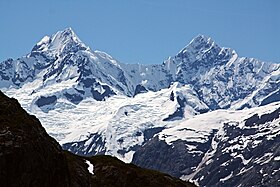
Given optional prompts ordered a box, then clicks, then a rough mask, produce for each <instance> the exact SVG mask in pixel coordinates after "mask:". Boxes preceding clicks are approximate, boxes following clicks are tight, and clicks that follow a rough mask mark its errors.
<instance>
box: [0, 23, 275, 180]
mask: <svg viewBox="0 0 280 187" xmlns="http://www.w3.org/2000/svg"><path fill="white" fill-rule="evenodd" d="M3 64H4V65H3ZM1 65H2V66H1V67H0V69H1V74H0V75H1V77H2V80H1V86H2V88H1V89H2V90H4V91H5V92H6V93H7V94H8V95H10V96H14V97H16V98H18V99H19V101H20V103H21V104H22V106H23V107H24V108H25V109H27V110H28V111H30V112H32V113H33V114H36V115H37V116H38V117H39V118H40V120H41V121H42V123H43V125H44V126H45V127H46V129H47V132H48V133H49V134H50V135H52V136H53V137H55V138H56V139H57V140H59V142H60V143H61V144H63V147H64V149H67V150H70V151H72V152H74V153H76V154H81V155H95V154H109V155H114V156H117V157H118V158H120V159H122V160H124V161H126V162H131V161H132V162H134V163H137V164H138V165H142V166H144V167H151V168H154V169H159V170H161V171H165V172H168V173H170V174H172V175H174V176H177V177H184V176H189V175H191V174H193V172H194V171H195V168H196V167H197V166H199V164H200V163H202V159H203V158H204V156H205V154H206V153H207V152H208V151H209V150H210V149H211V142H212V141H213V139H215V136H217V132H219V130H220V129H222V128H223V125H224V123H227V122H229V121H238V122H239V123H241V121H240V120H241V119H243V120H245V118H244V117H246V118H249V117H250V115H249V114H251V113H255V112H256V110H257V108H253V109H252V110H249V112H248V111H247V112H244V111H243V110H242V111H241V112H242V113H243V112H244V114H246V115H241V117H240V113H238V112H235V111H234V110H235V109H243V108H251V107H257V106H261V105H268V104H270V103H272V102H277V101H279V100H280V99H279V64H271V63H265V62H261V61H258V60H256V59H250V58H239V57H238V55H237V54H236V52H235V51H234V50H231V49H228V48H222V47H219V46H218V45H217V44H216V43H215V42H214V41H213V40H212V39H211V38H208V37H205V36H202V35H199V36H198V37H196V38H194V39H193V40H192V41H191V42H190V44H189V45H187V46H186V47H185V48H183V49H182V50H181V51H180V52H179V53H178V54H177V55H175V56H174V57H170V58H168V59H167V60H166V61H165V62H164V63H163V64H158V65H141V64H122V63H120V62H118V61H117V60H115V59H113V58H112V57H110V56H109V55H108V54H106V53H104V52H99V51H92V50H91V49H89V48H88V47H86V46H85V45H84V44H83V43H82V42H81V41H80V40H79V39H78V37H77V36H76V35H75V34H74V32H73V31H72V30H71V29H66V30H64V31H60V32H58V33H56V34H55V35H53V36H51V37H45V38H44V39H43V40H42V41H41V42H39V43H38V44H37V45H36V46H35V47H34V48H33V50H32V52H31V53H30V54H28V55H27V56H26V57H23V58H20V59H18V60H15V61H13V60H8V61H5V62H3V63H1ZM4 80H5V81H4ZM11 85H12V88H10V87H9V86H11ZM220 108H223V109H230V110H228V111H225V112H224V111H223V110H221V111H220V110H218V111H216V110H217V109H220ZM270 108H271V106H270V105H269V107H268V111H266V110H263V108H262V110H261V111H262V112H261V113H260V114H262V113H266V112H269V111H270V110H272V109H270ZM272 108H273V109H275V108H274V107H272ZM211 111H213V112H211ZM206 112H208V113H206ZM203 113H206V114H203ZM201 114H203V115H201ZM217 114H219V115H218V116H217ZM234 115H237V118H236V117H233V116H234ZM204 116H206V118H204ZM227 116H230V117H227ZM239 118H240V119H239ZM196 119H198V120H196ZM199 119H201V121H200V120H199ZM54 121H55V123H53V122H54ZM205 122H206V123H205ZM209 123H210V124H209ZM178 127H180V128H178ZM221 141H222V140H221ZM148 145H150V146H151V147H150V148H151V149H148V150H149V151H148V152H146V151H145V149H146V147H147V146H148ZM159 145H160V146H159ZM154 147H160V149H159V150H160V152H162V153H164V154H163V155H164V157H158V158H160V159H158V160H153V158H157V156H155V155H154V153H155V152H153V150H154ZM174 150H176V151H174ZM156 153H159V152H156ZM172 153H174V154H172ZM139 155H140V156H139ZM149 155H150V156H149ZM183 155H184V156H183ZM173 156H175V158H174V157H173ZM144 158H145V159H144ZM148 158H151V161H150V162H146V163H149V165H145V164H143V162H141V160H142V159H144V160H148ZM193 158H196V159H193ZM270 158H273V155H270ZM177 159H178V160H177ZM174 160H177V161H176V163H177V165H176V167H171V168H170V166H172V164H174ZM186 160H190V161H192V162H187V161H186ZM168 162H170V165H169V166H168V165H166V163H168ZM201 172H203V171H201ZM198 175H199V174H198ZM198 175H197V176H198ZM219 177H220V178H219ZM225 177H226V176H218V177H217V179H216V180H218V181H219V179H223V178H225ZM185 178H188V177H185ZM189 178H191V179H194V180H196V181H197V182H199V184H211V183H209V180H206V179H204V180H203V178H202V179H200V178H199V179H198V178H196V177H195V176H192V177H189ZM226 180H229V179H224V181H226ZM216 182H217V181H216ZM215 184H217V183H215Z"/></svg>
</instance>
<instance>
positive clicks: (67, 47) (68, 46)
mask: <svg viewBox="0 0 280 187" xmlns="http://www.w3.org/2000/svg"><path fill="white" fill-rule="evenodd" d="M86 49H88V47H87V46H86V45H85V44H84V43H83V42H82V41H81V40H80V39H79V38H78V36H77V35H76V34H75V33H74V31H73V30H72V29H71V28H70V27H69V28H66V29H64V30H63V31H58V32H57V33H55V34H54V35H52V36H51V37H49V36H45V37H43V39H42V40H41V41H39V42H38V43H37V44H36V45H35V46H34V47H33V49H32V51H31V53H34V52H35V53H36V52H48V54H51V56H56V55H61V54H65V53H69V52H70V53H71V52H72V53H75V52H77V51H79V50H86Z"/></svg>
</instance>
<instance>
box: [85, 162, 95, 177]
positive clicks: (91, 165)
mask: <svg viewBox="0 0 280 187" xmlns="http://www.w3.org/2000/svg"><path fill="white" fill-rule="evenodd" d="M86 164H87V165H88V172H89V173H91V174H92V175H94V173H93V170H94V166H93V164H92V163H90V161H89V160H86Z"/></svg>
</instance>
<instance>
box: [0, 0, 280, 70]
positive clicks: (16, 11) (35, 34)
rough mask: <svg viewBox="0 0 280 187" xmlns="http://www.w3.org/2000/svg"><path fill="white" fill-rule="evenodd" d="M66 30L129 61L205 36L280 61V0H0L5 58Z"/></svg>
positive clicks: (153, 59) (162, 54)
mask: <svg viewBox="0 0 280 187" xmlns="http://www.w3.org/2000/svg"><path fill="white" fill-rule="evenodd" d="M66 27H72V29H73V30H74V31H75V33H76V34H77V35H78V36H79V38H80V39H81V40H82V41H83V42H84V43H85V44H86V45H88V46H90V47H91V49H93V50H101V51H105V52H107V53H108V54H110V55H111V56H113V57H114V58H116V59H117V60H119V61H121V62H124V63H146V64H158V63H162V62H163V61H164V60H165V59H166V58H167V57H168V56H173V55H175V54H176V53H177V52H178V51H179V50H180V49H181V48H183V47H184V46H185V45H187V44H188V43H189V42H190V41H191V39H192V38H193V37H195V36H197V35H198V34H204V35H206V36H210V37H212V38H213V40H214V41H216V42H217V43H218V44H219V45H221V46H225V47H231V48H233V49H235V50H236V51H237V52H238V54H239V56H246V57H254V58H258V59H260V60H263V61H270V62H280V1H279V0H99V1H97V0H45V1H42V0H0V42H1V45H0V61H2V60H4V59H7V58H8V57H12V58H15V59H16V58H18V57H21V56H23V55H25V54H27V53H28V52H30V50H31V49H32V47H33V46H34V45H35V44H36V43H37V42H38V41H39V40H40V39H41V38H42V37H43V36H45V35H51V34H54V33H55V32H57V31H58V30H63V29H64V28H66Z"/></svg>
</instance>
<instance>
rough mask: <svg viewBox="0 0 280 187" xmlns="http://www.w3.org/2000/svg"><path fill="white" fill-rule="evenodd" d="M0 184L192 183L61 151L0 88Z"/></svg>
mask: <svg viewBox="0 0 280 187" xmlns="http://www.w3.org/2000/svg"><path fill="white" fill-rule="evenodd" d="M90 166H92V168H90ZM0 186H1V187H5V186H190V187H191V186H194V185H193V184H191V183H187V182H184V181H181V180H179V179H176V178H174V177H171V176H169V175H167V174H163V173H160V172H157V171H153V170H148V169H142V168H139V167H137V166H135V165H133V164H125V163H123V162H121V161H119V160H118V159H116V158H113V157H110V156H94V157H81V156H76V155H74V154H72V153H70V152H67V151H63V150H62V148H61V146H60V145H59V144H58V143H57V142H56V141H55V140H54V139H53V138H51V137H50V136H49V135H48V134H47V133H46V131H45V129H44V128H43V127H42V126H41V124H40V122H39V120H38V119H37V118H36V117H35V116H32V115H29V114H28V113H27V112H26V111H24V110H23V109H22V108H21V106H20V104H19V103H18V101H17V100H16V99H11V98H8V97H7V96H5V95H4V94H3V93H2V92H0Z"/></svg>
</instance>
